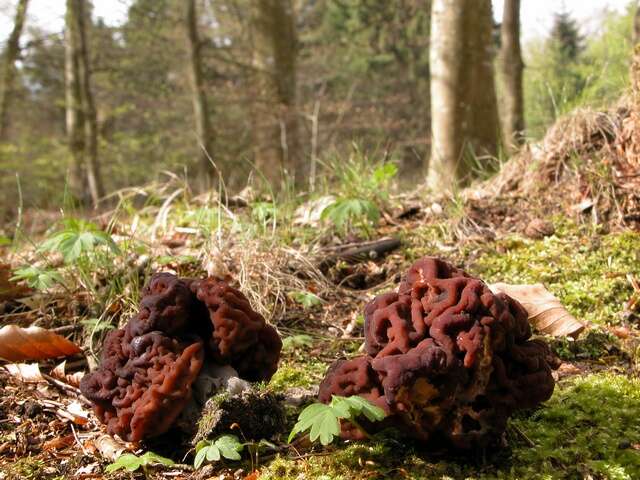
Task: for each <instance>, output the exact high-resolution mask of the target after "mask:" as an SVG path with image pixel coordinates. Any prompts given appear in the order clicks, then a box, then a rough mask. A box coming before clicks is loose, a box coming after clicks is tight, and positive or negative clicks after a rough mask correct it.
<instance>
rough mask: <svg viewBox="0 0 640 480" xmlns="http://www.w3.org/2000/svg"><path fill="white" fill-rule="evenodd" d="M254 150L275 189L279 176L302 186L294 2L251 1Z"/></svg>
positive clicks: (260, 167) (278, 183)
mask: <svg viewBox="0 0 640 480" xmlns="http://www.w3.org/2000/svg"><path fill="white" fill-rule="evenodd" d="M252 27H253V29H252V33H253V68H254V76H255V79H254V80H255V81H254V85H255V88H256V100H255V103H254V113H253V118H254V144H255V147H254V151H255V164H256V167H257V168H258V170H260V171H261V172H262V174H263V175H264V176H265V177H266V179H267V180H269V181H270V182H271V183H272V185H274V186H275V187H276V188H277V187H280V184H281V181H282V180H283V177H282V175H283V174H285V175H286V177H287V178H293V179H295V182H296V183H297V184H302V181H303V179H304V174H305V172H304V171H303V170H304V168H303V167H304V163H303V161H302V158H301V152H300V146H299V138H298V114H297V110H296V107H297V98H296V60H297V58H296V57H297V52H298V45H297V35H296V30H295V17H294V10H293V2H292V0H255V1H254V2H252Z"/></svg>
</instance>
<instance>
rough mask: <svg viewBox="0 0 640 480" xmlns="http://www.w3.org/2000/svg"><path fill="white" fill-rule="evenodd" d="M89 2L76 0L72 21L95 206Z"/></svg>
mask: <svg viewBox="0 0 640 480" xmlns="http://www.w3.org/2000/svg"><path fill="white" fill-rule="evenodd" d="M86 7H87V2H86V0H76V8H75V11H74V12H73V13H74V14H75V15H74V16H73V20H74V21H75V22H76V24H77V28H76V32H77V35H78V38H77V40H78V50H79V73H80V95H81V99H82V108H83V110H84V119H85V131H84V135H85V152H84V156H85V162H86V169H87V183H88V187H89V195H90V196H91V201H92V203H93V205H94V206H97V205H98V202H99V201H100V199H101V198H102V197H103V196H104V188H103V185H102V177H101V175H100V164H99V161H98V113H97V111H96V106H95V102H94V98H93V91H92V85H91V64H90V60H89V44H88V38H87V27H86V22H87V21H88V22H89V23H91V14H90V13H89V12H88V11H87V8H86Z"/></svg>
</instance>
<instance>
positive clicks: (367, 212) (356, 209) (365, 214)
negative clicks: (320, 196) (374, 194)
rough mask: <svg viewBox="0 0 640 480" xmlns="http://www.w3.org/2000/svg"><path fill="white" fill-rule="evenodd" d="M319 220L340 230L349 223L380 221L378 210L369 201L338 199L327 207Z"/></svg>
mask: <svg viewBox="0 0 640 480" xmlns="http://www.w3.org/2000/svg"><path fill="white" fill-rule="evenodd" d="M320 218H322V219H323V220H324V219H326V220H329V221H330V222H331V223H333V225H334V226H335V227H336V228H339V229H342V228H345V227H346V225H347V224H349V223H365V222H370V223H376V222H377V221H378V220H379V219H380V210H379V209H378V207H377V206H376V204H375V203H373V202H372V201H370V200H365V199H362V198H340V199H338V200H336V201H335V202H334V203H332V204H331V205H328V206H327V207H326V208H325V209H324V210H323V211H322V213H321V214H320Z"/></svg>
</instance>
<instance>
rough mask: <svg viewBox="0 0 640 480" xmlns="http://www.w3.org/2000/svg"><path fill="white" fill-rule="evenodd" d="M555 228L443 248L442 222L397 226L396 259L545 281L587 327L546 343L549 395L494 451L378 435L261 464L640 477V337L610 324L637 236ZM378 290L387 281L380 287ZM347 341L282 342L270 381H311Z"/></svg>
mask: <svg viewBox="0 0 640 480" xmlns="http://www.w3.org/2000/svg"><path fill="white" fill-rule="evenodd" d="M554 226H555V234H553V235H552V236H549V237H546V238H543V239H539V240H533V239H529V238H526V237H525V236H523V235H521V234H518V233H510V234H508V235H505V236H504V237H503V238H498V239H494V240H490V241H479V242H468V243H466V244H464V246H462V247H461V248H457V249H455V251H451V250H449V249H448V248H447V246H446V245H445V244H443V243H444V242H446V241H447V238H446V235H445V232H446V229H444V228H440V227H438V226H435V227H434V225H425V226H422V227H419V228H417V229H412V230H411V232H403V231H400V232H399V233H400V235H401V236H402V237H403V239H404V240H405V246H406V248H405V249H404V250H403V252H402V254H401V258H400V259H399V260H398V259H396V261H397V262H398V263H399V264H401V265H406V264H408V263H410V262H411V261H412V260H414V259H415V258H418V257H420V256H422V255H440V256H444V257H447V258H450V259H452V260H453V261H454V262H456V263H457V264H459V265H461V266H464V267H465V268H466V269H467V270H468V271H469V272H470V273H473V274H475V275H477V276H479V277H481V278H483V279H485V280H486V281H487V282H494V281H504V282H507V283H537V282H541V283H544V284H545V285H546V286H547V287H548V288H549V289H550V290H551V291H552V292H553V293H554V294H555V295H556V296H557V297H558V298H559V299H560V300H561V301H562V303H563V304H564V305H565V306H566V308H567V309H568V310H569V311H570V312H571V313H572V314H573V315H575V316H576V317H577V318H580V319H582V320H585V321H587V322H589V323H590V325H591V327H590V328H589V329H588V330H587V332H586V333H584V334H583V335H582V336H581V337H580V339H578V340H577V341H570V340H567V339H559V340H555V341H553V342H552V343H553V345H554V347H555V349H556V351H557V353H558V354H559V355H560V357H561V358H562V359H563V360H564V361H565V364H564V366H563V367H562V368H561V371H567V372H569V373H568V374H567V375H564V374H561V377H562V378H561V379H560V380H559V382H558V384H557V387H556V390H555V393H554V395H553V397H552V398H551V399H550V400H549V401H548V402H546V403H545V404H544V405H543V406H541V407H540V408H539V409H537V410H535V411H529V412H523V413H520V414H519V415H517V416H516V417H515V418H513V419H511V421H510V425H509V428H508V430H507V434H506V438H505V442H506V446H505V448H504V449H501V450H500V451H483V452H475V453H473V454H470V455H468V456H464V457H462V456H447V455H443V454H433V453H431V454H430V453H429V452H425V451H423V450H421V448H420V446H419V445H416V444H414V443H412V442H407V441H406V440H403V441H399V440H398V439H395V438H393V435H390V436H389V435H387V436H385V435H384V434H383V435H382V436H381V437H380V438H376V439H374V440H372V441H369V442H352V443H348V442H347V443H339V444H336V445H334V446H331V447H328V448H326V449H319V450H316V451H314V452H312V453H308V452H307V453H306V454H304V455H301V456H300V457H301V458H291V456H285V455H280V456H278V457H276V458H275V459H274V460H272V461H270V462H269V463H267V464H265V465H263V466H262V467H261V468H260V473H261V477H260V478H265V479H301V478H316V479H326V480H338V479H375V478H410V479H442V480H448V479H478V480H479V479H556V478H558V479H559V478H563V479H610V480H618V479H619V480H632V479H636V478H640V380H639V379H638V378H637V370H636V367H637V366H638V361H639V357H638V353H639V351H638V349H637V345H638V343H637V342H636V341H635V340H634V337H633V329H631V332H632V338H629V337H627V338H625V339H622V340H621V339H619V338H618V337H617V336H615V335H614V334H613V333H611V332H612V330H613V327H614V326H620V325H627V326H628V325H629V324H631V325H634V324H635V322H637V321H638V317H637V316H635V315H636V314H637V313H634V312H630V311H628V310H627V305H628V303H629V301H630V300H631V299H632V298H633V296H634V295H637V294H638V292H635V291H634V288H633V286H632V283H631V282H630V280H629V277H630V276H632V277H637V276H638V275H639V274H640V235H639V234H638V233H634V232H628V231H625V232H614V233H607V232H603V231H598V229H594V228H593V227H592V226H589V225H579V224H577V223H575V222H573V221H569V220H567V219H564V218H556V219H554ZM387 288H391V287H389V286H387ZM357 343H358V342H357V341H354V344H355V345H352V346H351V347H350V348H346V349H345V346H344V345H342V347H341V348H337V347H336V346H335V344H332V343H331V342H329V341H327V340H322V339H320V340H317V341H315V342H313V343H312V344H311V345H300V346H298V347H296V348H295V349H292V350H288V351H287V352H286V353H285V358H284V361H283V364H282V366H281V369H280V371H279V372H278V373H277V374H276V376H275V377H274V379H273V380H272V385H273V387H274V388H276V389H278V390H279V389H286V388H290V387H292V386H300V387H309V386H310V385H313V384H315V383H317V381H318V380H319V379H320V378H321V377H322V373H323V371H324V369H325V368H326V366H327V363H326V362H322V361H319V360H318V359H317V356H316V355H314V352H318V351H335V353H336V354H337V355H340V354H342V355H343V356H350V355H351V354H353V352H354V351H355V349H356V348H357Z"/></svg>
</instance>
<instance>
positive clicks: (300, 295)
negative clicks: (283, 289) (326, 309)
mask: <svg viewBox="0 0 640 480" xmlns="http://www.w3.org/2000/svg"><path fill="white" fill-rule="evenodd" d="M288 297H289V298H291V299H292V300H293V301H295V302H297V303H299V304H300V305H302V306H303V307H304V308H311V307H314V306H316V305H321V304H322V303H323V302H324V300H322V299H321V298H320V297H318V296H317V295H315V294H314V293H311V292H303V291H296V292H289V294H288Z"/></svg>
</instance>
